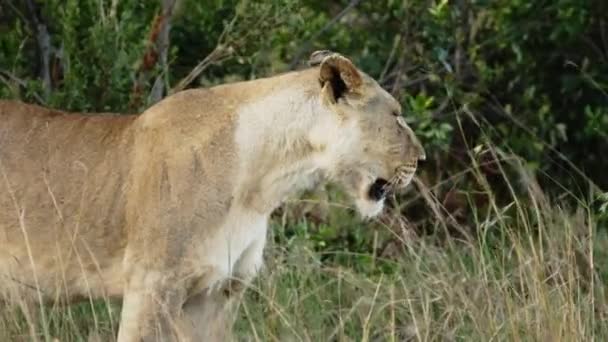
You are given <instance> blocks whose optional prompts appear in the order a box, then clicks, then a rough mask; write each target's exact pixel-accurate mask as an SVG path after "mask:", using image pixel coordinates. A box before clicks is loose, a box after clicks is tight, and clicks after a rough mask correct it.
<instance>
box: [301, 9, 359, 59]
mask: <svg viewBox="0 0 608 342" xmlns="http://www.w3.org/2000/svg"><path fill="white" fill-rule="evenodd" d="M361 1H362V0H352V1H351V2H350V3H349V4H348V5H347V6H346V7H344V9H343V10H342V11H341V12H340V13H338V15H336V16H335V17H333V18H332V19H331V20H330V21H329V22H328V23H327V24H325V26H323V27H322V28H321V29H320V30H319V31H317V32H316V33H315V34H313V35H312V37H311V38H310V39H309V40H308V41H307V42H305V43H304V44H302V46H301V47H300V49H298V51H297V52H296V53H295V56H294V58H293V59H292V60H291V63H289V69H290V70H293V69H294V68H295V67H296V66H297V65H298V62H300V59H301V58H302V55H303V54H304V53H305V52H306V51H308V50H309V49H310V45H311V44H312V42H313V41H315V40H316V39H317V38H318V37H319V36H320V35H321V34H323V33H324V32H325V31H327V30H328V29H329V28H330V27H332V26H333V25H334V24H335V23H337V22H338V21H339V20H340V19H342V17H344V16H345V15H346V14H347V13H348V12H350V10H352V9H353V8H355V7H356V6H357V5H358V4H359V3H360V2H361Z"/></svg>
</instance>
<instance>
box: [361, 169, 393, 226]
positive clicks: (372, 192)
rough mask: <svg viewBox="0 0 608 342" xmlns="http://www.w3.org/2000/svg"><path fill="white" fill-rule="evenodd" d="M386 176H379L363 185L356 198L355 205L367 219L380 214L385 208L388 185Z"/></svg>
mask: <svg viewBox="0 0 608 342" xmlns="http://www.w3.org/2000/svg"><path fill="white" fill-rule="evenodd" d="M387 184H388V182H387V181H386V179H384V178H377V179H375V180H374V181H373V182H372V183H371V184H367V185H365V186H363V187H362V189H361V191H360V193H359V194H358V196H357V198H356V199H355V205H356V206H357V210H358V211H359V213H360V214H361V216H362V217H363V218H365V219H369V218H373V217H376V216H378V215H379V214H380V213H381V212H382V210H383V209H384V200H385V198H386V191H387V190H386V185H387Z"/></svg>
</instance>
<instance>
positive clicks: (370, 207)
mask: <svg viewBox="0 0 608 342" xmlns="http://www.w3.org/2000/svg"><path fill="white" fill-rule="evenodd" d="M355 205H356V206H357V210H358V211H359V213H360V214H361V216H362V217H363V218H365V219H369V218H373V217H376V216H378V214H380V213H381V212H382V209H384V198H382V199H380V200H372V199H369V198H357V199H356V200H355Z"/></svg>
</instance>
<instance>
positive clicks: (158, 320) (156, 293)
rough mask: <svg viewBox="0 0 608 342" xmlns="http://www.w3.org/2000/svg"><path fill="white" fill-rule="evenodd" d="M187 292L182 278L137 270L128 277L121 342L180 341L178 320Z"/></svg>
mask: <svg viewBox="0 0 608 342" xmlns="http://www.w3.org/2000/svg"><path fill="white" fill-rule="evenodd" d="M185 297H186V290H185V288H184V287H183V286H182V285H181V282H180V281H179V279H176V278H175V277H174V276H172V275H170V273H169V274H167V273H164V272H158V271H150V270H145V271H144V270H142V269H140V270H136V271H134V272H132V273H131V274H130V275H129V276H128V277H127V282H126V285H125V293H124V296H123V304H122V305H123V306H122V313H121V320H120V328H119V332H118V342H135V341H137V342H140V341H178V340H180V332H179V329H178V328H177V319H178V317H179V315H180V311H181V307H182V305H183V303H184V301H185Z"/></svg>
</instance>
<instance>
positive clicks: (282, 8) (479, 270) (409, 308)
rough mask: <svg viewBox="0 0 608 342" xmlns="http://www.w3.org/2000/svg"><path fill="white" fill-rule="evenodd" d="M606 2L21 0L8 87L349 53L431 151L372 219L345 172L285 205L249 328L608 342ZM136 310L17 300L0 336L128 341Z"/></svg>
mask: <svg viewBox="0 0 608 342" xmlns="http://www.w3.org/2000/svg"><path fill="white" fill-rule="evenodd" d="M607 6H608V5H607V4H606V2H604V1H576V0H557V1H536V2H517V1H512V2H493V3H489V4H485V3H480V2H477V1H409V2H407V1H404V2H402V1H390V0H386V1H356V0H355V1H332V2H328V1H318V0H317V1H315V0H308V1H294V0H275V1H267V2H263V3H262V2H252V1H237V0H234V1H222V0H214V1H205V2H202V1H194V0H182V1H171V0H163V1H157V2H156V1H149V2H140V1H134V0H133V1H131V0H125V1H120V2H119V1H96V0H81V1H72V0H69V1H64V0H61V1H60V0H49V1H45V2H42V1H33V0H26V1H13V0H3V1H0V96H1V97H3V98H20V99H22V100H25V101H28V102H33V103H40V104H45V105H48V106H52V107H57V108H61V109H69V110H84V111H116V112H139V111H141V110H142V109H143V108H145V107H147V106H148V105H149V104H151V103H153V102H155V101H157V100H158V99H160V98H162V97H163V96H166V95H167V94H168V93H170V92H172V91H176V90H179V89H183V88H186V87H193V86H208V85H213V84H218V83H222V82H227V81H230V80H240V79H249V78H255V77H261V76H265V75H271V74H275V73H277V72H284V71H286V70H289V69H291V68H293V67H297V66H298V65H301V62H302V61H303V60H305V59H306V57H307V54H308V53H309V52H310V51H311V50H314V49H318V48H320V49H323V48H331V49H333V50H336V51H339V52H342V53H344V54H346V55H348V56H350V57H352V59H353V60H354V61H355V63H356V64H357V65H359V66H360V67H361V68H362V69H364V70H366V71H367V72H368V73H370V74H371V75H372V76H373V77H375V78H377V79H378V80H379V81H380V82H381V84H382V85H383V86H385V87H386V88H387V89H388V90H389V91H391V92H392V93H393V94H394V95H395V97H396V98H398V99H399V100H400V101H401V102H402V104H403V106H404V113H405V117H406V119H407V120H408V122H410V123H411V125H412V127H413V128H414V129H415V131H416V133H417V134H418V135H419V136H420V137H421V139H422V140H423V143H424V144H425V147H426V149H427V154H428V155H429V160H428V161H427V162H426V163H425V164H424V165H422V166H421V167H420V172H419V175H418V178H417V179H416V181H415V182H414V184H413V185H412V186H410V188H409V190H408V191H407V193H405V194H400V195H398V196H396V197H394V198H392V199H391V207H390V208H389V209H388V210H387V212H386V213H385V214H384V215H382V217H380V218H379V219H378V220H374V221H372V222H362V221H361V220H360V219H359V218H358V217H357V216H356V215H355V214H354V211H353V210H352V208H349V207H348V201H347V200H346V199H344V198H343V196H342V195H341V193H340V192H339V191H338V190H336V189H334V188H332V187H328V188H327V189H326V190H327V191H326V192H322V191H317V192H314V193H310V194H305V196H304V197H303V198H302V199H293V200H292V201H290V202H289V203H287V204H286V205H284V206H283V207H282V208H280V210H278V211H277V212H276V213H275V215H274V217H273V229H272V231H271V235H270V236H269V241H270V242H269V245H268V248H267V251H266V252H267V253H266V269H265V270H264V271H263V272H262V273H261V274H260V276H259V277H258V278H257V279H256V280H255V281H254V283H253V284H252V285H251V287H250V288H249V289H248V291H247V292H246V295H245V300H244V301H243V302H242V303H241V305H239V306H238V307H237V308H235V310H236V313H237V314H236V320H235V324H234V329H235V337H236V339H238V340H252V341H300V340H304V341H325V340H329V341H359V340H364V341H406V340H412V341H416V340H421V341H456V340H462V341H491V340H497V341H593V340H595V341H607V340H608V293H607V292H608V224H607V223H608V212H607V211H608V193H606V189H607V187H608V177H606V175H605V172H606V170H608V159H607V158H606V156H608V80H607V79H606V75H608V65H607V64H608V25H607V24H608V18H607V16H608V8H607ZM163 13H164V14H165V15H160V14H163ZM169 23H170V24H171V25H168V24H169ZM42 28H44V29H42ZM44 42H48V44H44ZM0 124H1V123H0ZM0 248H1V246H0ZM119 312H120V308H119V305H117V304H110V303H107V302H106V301H103V300H98V301H92V302H85V303H81V304H79V305H74V306H70V307H59V306H57V307H53V306H50V307H45V308H43V309H42V310H39V311H38V312H35V313H34V314H35V315H38V316H41V317H39V319H37V321H38V322H39V323H38V324H37V325H36V326H33V325H32V324H30V323H28V322H31V321H32V320H31V319H28V318H27V317H25V316H24V315H23V313H22V312H21V310H20V309H19V308H18V307H16V308H14V309H10V310H9V311H5V312H1V313H0V341H13V340H16V341H20V340H33V339H39V340H50V341H52V340H53V339H55V338H56V339H58V340H60V341H87V340H93V339H97V340H101V341H106V340H112V339H113V336H115V334H116V331H117V322H118V319H119ZM40 318H43V319H40Z"/></svg>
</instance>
